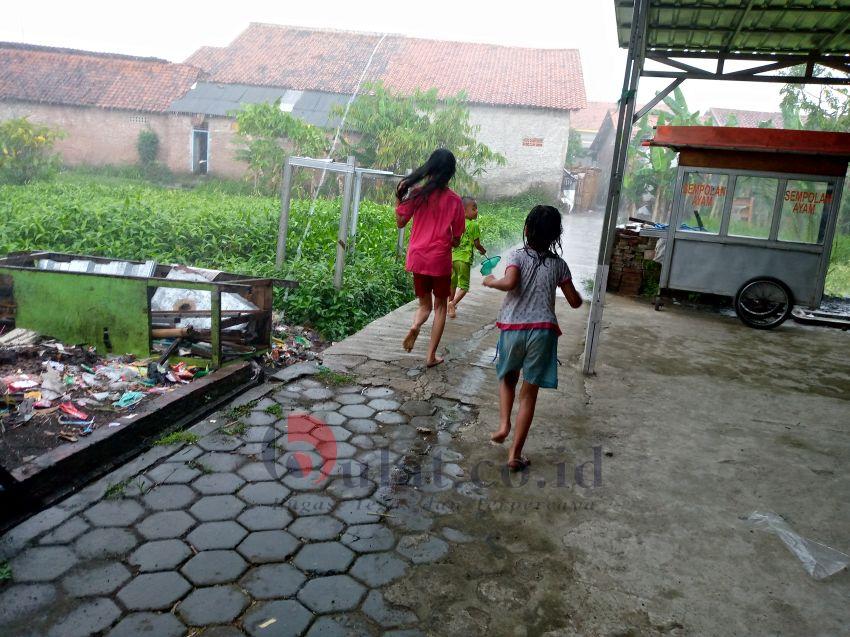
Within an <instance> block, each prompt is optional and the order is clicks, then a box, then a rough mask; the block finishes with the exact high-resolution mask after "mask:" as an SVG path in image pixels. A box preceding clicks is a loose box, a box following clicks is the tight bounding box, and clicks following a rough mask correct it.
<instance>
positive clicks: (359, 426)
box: [345, 418, 378, 434]
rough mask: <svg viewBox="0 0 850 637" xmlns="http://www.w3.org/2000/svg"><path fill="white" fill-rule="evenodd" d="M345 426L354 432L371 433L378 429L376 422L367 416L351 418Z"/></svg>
mask: <svg viewBox="0 0 850 637" xmlns="http://www.w3.org/2000/svg"><path fill="white" fill-rule="evenodd" d="M345 428H346V429H348V430H349V431H351V432H352V433H355V434H373V433H375V432H377V431H378V423H376V422H375V421H374V420H369V419H368V418H352V419H351V420H349V421H348V422H347V423H345Z"/></svg>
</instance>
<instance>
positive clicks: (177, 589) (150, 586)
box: [118, 571, 192, 610]
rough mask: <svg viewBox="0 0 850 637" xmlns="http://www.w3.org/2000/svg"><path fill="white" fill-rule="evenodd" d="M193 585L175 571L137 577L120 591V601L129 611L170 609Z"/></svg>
mask: <svg viewBox="0 0 850 637" xmlns="http://www.w3.org/2000/svg"><path fill="white" fill-rule="evenodd" d="M191 588H192V585H191V584H189V582H187V581H186V580H185V579H183V577H182V576H181V575H179V574H177V573H175V572H173V571H167V572H164V573H146V574H144V575H137V576H136V577H135V579H133V580H131V581H130V583H129V584H127V585H126V586H125V587H124V588H122V589H121V590H120V591H118V599H119V600H121V603H122V604H124V606H125V607H126V608H127V609H128V610H159V609H166V608H170V607H171V606H172V604H174V602H176V601H177V600H178V599H180V598H181V597H183V596H184V595H185V594H186V593H188V592H189V590H190V589H191Z"/></svg>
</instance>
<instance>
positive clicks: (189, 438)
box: [153, 431, 200, 446]
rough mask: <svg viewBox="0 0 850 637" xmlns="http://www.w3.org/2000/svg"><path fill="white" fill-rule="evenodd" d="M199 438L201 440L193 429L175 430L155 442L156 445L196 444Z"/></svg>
mask: <svg viewBox="0 0 850 637" xmlns="http://www.w3.org/2000/svg"><path fill="white" fill-rule="evenodd" d="M198 440H200V437H199V436H198V434H193V433H192V432H191V431H175V432H174V433H170V434H168V435H167V436H163V437H162V438H160V439H159V440H157V441H156V442H154V443H153V444H154V445H156V446H166V445H194V444H195V443H196V442H198Z"/></svg>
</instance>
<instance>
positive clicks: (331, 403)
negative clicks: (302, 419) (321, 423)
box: [312, 400, 342, 412]
mask: <svg viewBox="0 0 850 637" xmlns="http://www.w3.org/2000/svg"><path fill="white" fill-rule="evenodd" d="M340 407H342V405H340V404H339V403H338V402H336V401H335V400H326V401H325V402H323V403H316V404H315V405H313V408H312V411H313V412H320V411H334V410H335V409H339V408H340Z"/></svg>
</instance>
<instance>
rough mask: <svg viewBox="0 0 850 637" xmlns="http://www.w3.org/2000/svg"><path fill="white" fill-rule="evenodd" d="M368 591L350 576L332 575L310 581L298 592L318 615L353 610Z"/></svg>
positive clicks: (301, 599) (300, 598)
mask: <svg viewBox="0 0 850 637" xmlns="http://www.w3.org/2000/svg"><path fill="white" fill-rule="evenodd" d="M365 592H366V589H365V588H364V587H363V586H362V585H361V584H358V583H357V582H356V581H354V580H353V579H351V578H350V577H349V576H348V575H331V576H329V577H318V578H316V579H313V580H310V581H309V582H307V584H305V586H304V588H302V589H301V590H300V591H299V592H298V599H299V600H300V601H301V602H302V603H303V604H304V605H305V606H307V608H309V609H310V610H312V611H314V612H316V613H330V612H334V611H340V610H351V609H352V608H354V607H355V606H357V604H359V603H360V600H361V599H362V598H363V594H364V593H365Z"/></svg>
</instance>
